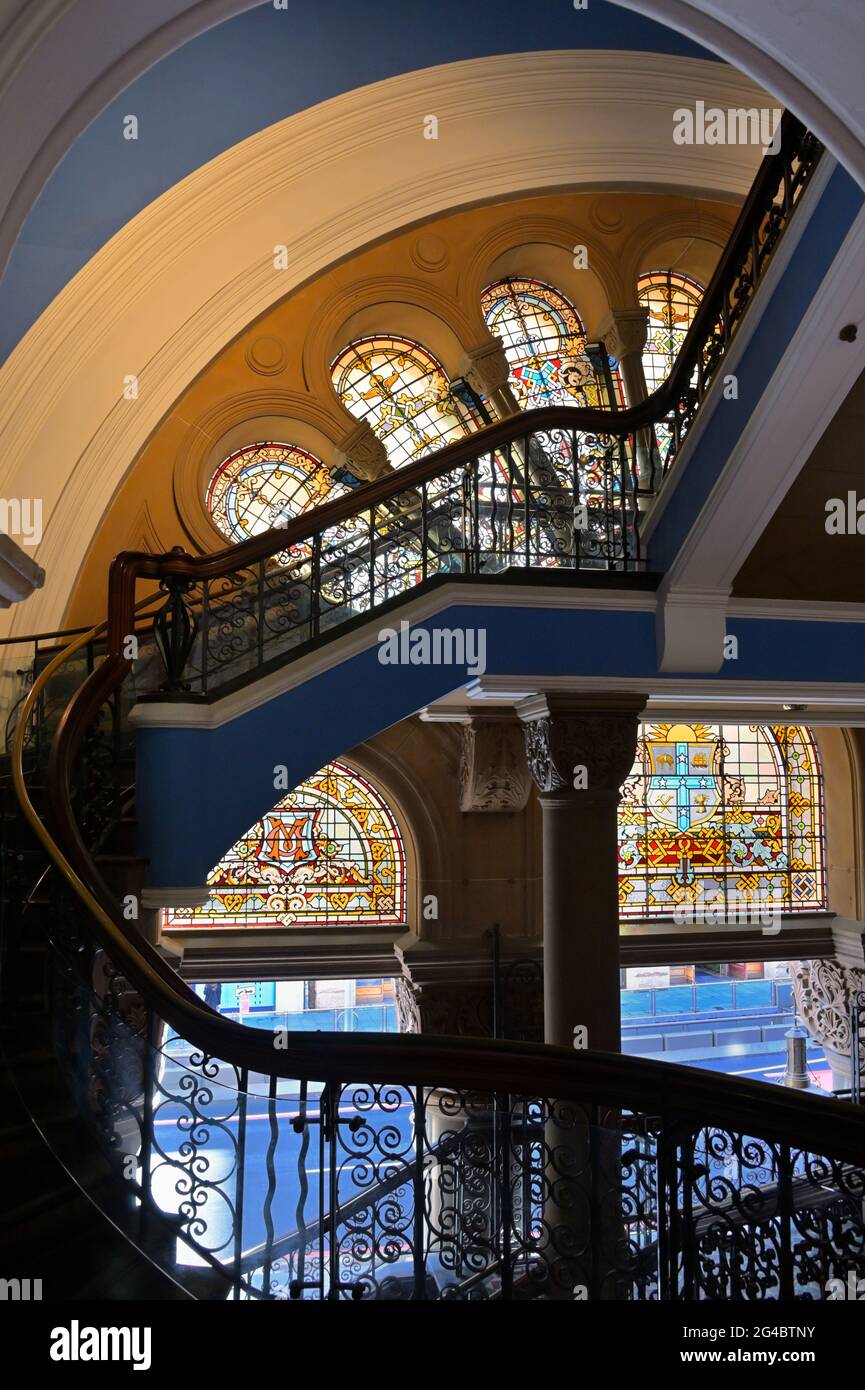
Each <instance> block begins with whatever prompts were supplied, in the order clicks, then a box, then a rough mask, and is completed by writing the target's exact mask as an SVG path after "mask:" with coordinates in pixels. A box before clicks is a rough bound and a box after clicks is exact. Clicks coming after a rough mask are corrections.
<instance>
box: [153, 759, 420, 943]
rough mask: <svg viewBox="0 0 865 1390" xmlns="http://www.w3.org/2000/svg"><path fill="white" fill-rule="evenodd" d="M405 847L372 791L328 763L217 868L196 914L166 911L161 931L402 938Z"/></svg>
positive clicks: (385, 804)
mask: <svg viewBox="0 0 865 1390" xmlns="http://www.w3.org/2000/svg"><path fill="white" fill-rule="evenodd" d="M406 841H407V837H406V835H405V833H404V831H403V829H402V827H401V825H400V823H399V820H398V819H397V814H396V812H395V810H394V809H393V807H392V806H391V804H390V802H389V800H388V799H386V798H385V796H384V794H383V793H382V792H381V790H380V789H379V788H378V787H377V785H376V784H375V783H374V782H373V781H371V780H370V778H369V777H367V776H364V775H363V774H361V773H360V772H358V771H356V770H355V769H354V768H352V767H349V766H348V764H346V763H343V762H331V763H328V764H327V766H326V767H323V768H322V769H321V770H320V771H319V772H316V773H314V774H313V776H311V777H308V778H307V779H306V780H305V781H304V782H301V783H300V785H299V786H297V787H295V788H294V790H293V791H290V792H288V793H287V794H286V795H285V796H283V797H282V798H281V799H280V800H279V801H278V802H277V803H276V805H275V806H274V807H273V809H272V810H271V811H269V812H268V813H267V814H266V815H264V816H262V818H261V820H259V821H257V822H256V824H255V825H253V826H251V827H250V828H249V830H248V831H247V832H246V834H245V835H242V836H241V838H240V839H239V840H238V841H237V842H236V843H235V844H234V845H232V847H231V849H230V850H229V851H228V852H227V854H225V855H224V856H223V857H222V859H220V861H219V863H218V864H216V865H214V867H213V869H212V870H211V872H210V874H209V875H208V880H207V882H208V887H209V889H210V893H211V896H210V899H209V901H208V902H207V903H206V904H205V905H204V906H203V907H196V908H169V909H167V910H166V912H165V918H164V922H163V926H164V928H165V929H166V930H172V929H175V930H177V929H182V930H189V929H191V928H208V929H211V930H213V929H225V930H229V929H230V930H233V931H236V930H238V929H243V928H246V929H250V928H251V929H256V928H278V929H285V928H288V929H308V928H318V927H339V928H343V929H345V928H351V927H358V926H368V927H378V928H393V929H397V930H400V929H402V930H404V929H405V927H406V925H407V914H408V882H407V879H408V872H407V842H406Z"/></svg>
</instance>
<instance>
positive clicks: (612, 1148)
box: [51, 931, 865, 1302]
mask: <svg viewBox="0 0 865 1390" xmlns="http://www.w3.org/2000/svg"><path fill="white" fill-rule="evenodd" d="M84 945H85V943H84V942H83V940H81V939H76V935H75V932H74V931H73V932H72V933H71V934H70V933H69V932H63V933H62V934H61V933H58V934H57V939H56V940H55V942H54V946H53V950H52V961H53V965H52V982H53V983H52V993H51V1016H52V1019H53V1023H54V1028H55V1032H56V1044H57V1051H58V1055H59V1056H60V1057H61V1058H62V1059H63V1062H64V1067H65V1070H66V1074H67V1077H68V1080H69V1085H70V1087H71V1088H72V1089H73V1090H74V1091H75V1092H76V1094H77V1096H78V1104H79V1109H80V1111H81V1113H82V1114H83V1115H84V1116H85V1117H86V1119H87V1121H88V1123H89V1125H90V1127H91V1130H92V1132H93V1134H94V1135H95V1136H96V1138H97V1139H98V1142H99V1143H100V1144H101V1146H102V1148H103V1151H104V1153H105V1155H106V1157H107V1159H108V1160H109V1162H110V1163H112V1164H113V1165H114V1167H115V1170H116V1172H117V1175H118V1182H120V1181H123V1182H124V1183H125V1185H126V1188H127V1191H130V1192H132V1193H134V1195H135V1201H136V1203H137V1214H138V1221H139V1233H138V1236H137V1238H138V1239H139V1240H140V1241H142V1242H143V1243H145V1248H147V1246H146V1241H147V1239H148V1238H149V1239H150V1240H151V1241H152V1242H154V1245H155V1249H156V1250H158V1251H161V1258H162V1260H163V1262H165V1263H166V1264H167V1265H168V1266H169V1267H170V1269H171V1271H172V1273H173V1275H174V1277H176V1278H178V1279H179V1280H180V1282H181V1283H183V1281H184V1279H186V1278H188V1277H189V1276H190V1273H191V1272H194V1271H196V1270H199V1269H204V1270H206V1271H208V1273H209V1275H210V1276H211V1279H212V1294H211V1296H214V1297H223V1298H232V1299H250V1300H261V1299H275V1300H282V1301H288V1302H292V1301H298V1300H309V1299H314V1300H318V1299H332V1300H346V1299H349V1300H355V1299H360V1300H383V1299H401V1300H404V1299H410V1300H425V1301H434V1300H444V1301H463V1300H465V1301H477V1300H490V1299H492V1300H498V1299H503V1300H510V1299H536V1298H544V1299H550V1298H575V1297H576V1298H580V1299H590V1300H594V1299H612V1300H624V1301H633V1300H640V1301H643V1300H655V1299H671V1300H689V1301H690V1300H698V1301H714V1300H721V1301H724V1300H729V1299H741V1300H752V1299H761V1298H763V1299H767V1298H768V1299H778V1298H784V1299H789V1298H802V1299H825V1298H829V1297H832V1296H833V1290H834V1289H835V1288H837V1287H838V1283H837V1282H836V1281H840V1284H841V1285H843V1286H844V1287H847V1285H848V1283H849V1279H850V1276H851V1275H853V1276H854V1277H855V1278H856V1279H859V1278H861V1277H863V1274H865V1126H863V1122H862V1120H861V1119H860V1118H858V1116H857V1114H856V1111H855V1108H854V1107H849V1106H844V1105H841V1104H840V1103H838V1102H833V1101H831V1100H827V1101H822V1100H816V1099H814V1098H811V1097H801V1096H798V1095H794V1094H791V1093H790V1092H788V1091H785V1090H784V1089H783V1088H781V1087H779V1088H767V1087H765V1086H761V1085H759V1084H758V1083H749V1082H741V1081H736V1080H733V1079H731V1078H728V1077H722V1076H717V1075H715V1074H712V1073H709V1074H707V1073H693V1072H690V1071H689V1069H687V1068H680V1067H676V1066H675V1065H672V1064H669V1063H668V1064H661V1063H649V1062H645V1061H643V1060H639V1059H632V1058H625V1057H613V1056H604V1055H601V1054H599V1055H597V1056H593V1055H592V1054H572V1055H568V1054H567V1053H565V1052H563V1051H561V1050H559V1049H550V1048H543V1047H540V1046H526V1045H514V1044H502V1043H498V1044H489V1043H483V1042H481V1041H478V1042H477V1043H469V1044H468V1045H466V1044H465V1043H464V1042H463V1041H462V1040H460V1042H457V1041H456V1040H452V1039H423V1038H419V1037H416V1036H414V1037H406V1038H401V1039H400V1038H393V1037H387V1038H386V1037H379V1038H376V1037H373V1038H368V1037H355V1038H351V1037H346V1038H344V1043H345V1044H346V1045H345V1046H344V1047H343V1048H341V1049H340V1054H341V1055H340V1056H339V1057H337V1056H336V1055H335V1054H334V1052H333V1051H331V1050H329V1047H327V1046H326V1047H325V1049H324V1058H323V1060H317V1054H318V1053H319V1049H320V1045H321V1043H322V1042H324V1041H325V1040H326V1039H327V1038H328V1035H313V1036H311V1037H309V1039H308V1042H309V1044H310V1047H309V1053H308V1055H307V1056H306V1059H305V1062H304V1063H303V1064H302V1065H300V1066H298V1060H299V1056H300V1055H301V1054H302V1053H303V1044H302V1043H301V1044H300V1049H299V1050H297V1049H295V1050H294V1053H293V1055H292V1054H291V1053H289V1054H288V1060H287V1061H286V1062H284V1063H280V1062H279V1061H278V1060H277V1059H278V1058H279V1057H280V1049H279V1047H278V1046H275V1044H274V1039H273V1038H271V1037H270V1036H269V1035H266V1034H265V1035H262V1033H261V1032H260V1030H258V1029H247V1030H243V1029H241V1028H239V1027H238V1026H237V1025H233V1024H226V1021H225V1020H221V1019H220V1020H218V1024H219V1025H221V1030H220V1031H223V1033H224V1040H227V1039H228V1038H229V1036H231V1035H233V1036H234V1038H235V1039H236V1038H237V1035H238V1034H241V1035H242V1034H243V1033H244V1031H245V1032H246V1034H247V1037H245V1038H243V1042H244V1044H247V1043H248V1045H249V1047H250V1048H252V1049H253V1051H254V1053H255V1055H256V1058H257V1060H256V1065H255V1068H253V1067H250V1066H249V1065H248V1063H247V1062H245V1061H241V1060H240V1059H239V1058H237V1057H235V1060H232V1061H227V1060H224V1058H222V1059H221V1058H220V1057H218V1056H215V1055H214V1054H213V1053H210V1052H205V1051H202V1050H201V1049H200V1047H199V1046H197V1045H196V1044H195V1043H193V1042H192V1041H189V1040H187V1039H184V1038H182V1037H179V1036H178V1035H177V1034H176V1033H175V1032H174V1031H173V1030H171V1029H170V1028H168V1027H167V1026H165V1024H164V1023H163V1022H162V1021H161V1020H160V1018H159V1016H158V1013H156V1012H155V1011H154V1010H153V1009H152V1008H148V1007H146V1006H145V1005H144V1003H143V1000H142V999H141V998H140V996H139V995H138V994H137V992H136V991H135V990H134V989H133V988H131V986H130V984H129V982H128V981H127V980H126V979H125V978H124V977H123V976H121V975H118V974H117V973H116V971H115V970H114V969H113V967H111V966H110V965H109V963H108V961H107V959H106V957H105V955H104V954H103V953H102V952H88V951H87V950H86V949H84V950H82V946H84ZM329 1041H330V1040H328V1042H329ZM291 1046H292V1047H293V1048H294V1040H293V1041H292V1044H291ZM228 1050H229V1051H234V1052H236V1048H229V1049H228ZM413 1073H415V1074H416V1078H417V1079H415V1080H411V1079H409V1078H410V1077H411V1076H412V1074H413ZM361 1076H370V1077H371V1078H372V1079H370V1080H367V1081H363V1080H360V1079H359V1078H360V1077H361ZM388 1076H392V1078H393V1079H392V1080H388V1079H387V1078H388ZM433 1076H437V1077H438V1078H439V1080H438V1081H437V1082H434V1081H432V1080H431V1077H433ZM529 1076H530V1077H532V1079H533V1080H534V1081H535V1083H536V1084H535V1085H533V1086H528V1087H527V1086H526V1080H527V1077H529ZM346 1077H348V1078H351V1079H346ZM494 1078H495V1079H494ZM505 1078H507V1081H506V1080H505ZM733 1116H737V1117H738V1118H736V1119H733ZM794 1131H795V1134H796V1136H797V1137H795V1138H793V1137H791V1136H792V1134H793V1132H794ZM818 1136H819V1141H818ZM166 1234H167V1237H168V1240H167V1241H166ZM166 1252H168V1253H166Z"/></svg>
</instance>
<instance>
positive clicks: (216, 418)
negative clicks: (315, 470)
mask: <svg viewBox="0 0 865 1390" xmlns="http://www.w3.org/2000/svg"><path fill="white" fill-rule="evenodd" d="M340 423H341V422H340V420H339V418H338V416H337V412H335V411H333V412H330V411H328V410H327V407H326V405H325V404H324V403H322V402H320V401H318V400H317V399H316V398H315V397H314V396H306V395H302V394H300V393H299V392H294V391H280V390H279V389H278V388H275V387H274V388H272V389H270V390H267V389H266V388H265V389H263V390H257V391H244V392H242V393H240V394H236V395H233V396H228V397H225V398H223V399H221V400H218V401H216V402H214V404H213V405H212V406H211V407H210V408H209V409H208V410H206V411H205V412H203V413H202V414H200V415H198V416H197V417H196V418H195V420H194V421H191V422H189V424H188V427H187V429H186V433H185V435H184V437H183V439H182V441H181V444H180V447H179V448H178V450H177V453H176V455H175V460H174V470H173V475H172V487H173V492H174V501H175V505H176V507H177V512H178V515H179V517H180V520H181V522H182V525H183V529H184V530H185V532H186V534H187V536H188V537H189V539H190V541H191V542H192V544H193V546H194V547H195V548H196V549H197V550H200V551H202V552H207V551H211V550H223V549H224V548H225V544H226V541H225V536H224V535H223V534H222V532H221V531H220V530H219V529H218V527H217V526H215V525H214V523H213V521H212V519H211V517H210V514H209V512H208V510H207V507H206V505H205V500H204V499H205V496H206V493H207V486H208V483H209V482H210V479H211V478H212V477H213V474H214V473H215V471H216V469H217V468H218V467H219V465H220V463H222V461H223V460H224V459H226V458H228V456H229V454H233V453H234V451H235V449H242V448H243V447H244V446H245V445H247V444H258V443H260V442H261V441H262V440H275V441H277V442H279V443H282V444H296V445H298V446H299V447H300V448H301V449H306V450H307V451H308V452H309V453H311V454H315V456H316V458H320V459H321V460H322V461H323V462H324V463H336V461H337V460H336V452H337V444H336V440H337V436H338V433H339V427H340Z"/></svg>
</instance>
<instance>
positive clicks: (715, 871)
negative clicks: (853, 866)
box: [619, 723, 826, 917]
mask: <svg viewBox="0 0 865 1390" xmlns="http://www.w3.org/2000/svg"><path fill="white" fill-rule="evenodd" d="M824 862H825V854H824V844H823V802H822V786H821V776H820V765H819V760H818V755H817V749H816V747H815V745H814V742H813V739H812V737H811V735H810V733H809V732H808V730H807V729H801V728H786V727H781V726H778V727H771V728H763V727H759V726H756V725H748V726H746V725H735V724H732V725H713V724H696V723H695V724H684V723H682V724H646V725H644V726H643V728H642V734H641V738H640V742H639V745H638V750H637V757H636V761H635V763H634V767H633V770H632V772H631V775H630V777H629V778H628V779H627V781H626V783H625V786H624V788H623V791H622V800H621V804H620V807H619V901H620V911H621V915H622V916H623V917H669V916H672V915H674V913H676V912H677V911H679V910H680V909H681V908H682V907H683V905H684V906H685V907H689V908H691V909H693V910H694V911H695V912H696V913H699V911H700V910H701V909H703V908H707V907H709V906H710V905H712V906H717V905H720V906H721V907H723V908H725V910H729V911H731V912H732V911H734V910H736V911H738V910H742V909H744V910H745V911H747V909H748V907H749V906H753V908H754V909H755V910H758V909H763V908H767V907H768V908H771V909H774V910H776V911H777V912H779V913H780V912H808V911H811V912H813V911H817V910H819V909H821V908H824V907H825V905H826V898H825V881H824Z"/></svg>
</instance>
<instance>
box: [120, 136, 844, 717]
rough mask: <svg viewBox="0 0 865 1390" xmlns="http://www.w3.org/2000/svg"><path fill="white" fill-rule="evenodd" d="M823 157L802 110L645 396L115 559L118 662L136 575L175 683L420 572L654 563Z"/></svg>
mask: <svg viewBox="0 0 865 1390" xmlns="http://www.w3.org/2000/svg"><path fill="white" fill-rule="evenodd" d="M820 154H821V146H820V143H819V141H817V140H816V139H815V137H814V136H813V135H811V134H810V132H808V131H807V130H806V129H805V128H804V127H803V126H802V124H801V122H799V121H797V120H796V119H795V118H794V117H792V116H791V115H789V113H788V114H787V115H786V116H785V117H784V120H783V122H782V127H781V139H780V144H779V148H778V151H777V152H776V153H774V154H771V155H768V156H767V157H766V158H765V159H764V161H763V163H762V165H761V167H760V170H759V173H758V175H757V178H756V180H755V183H754V185H753V187H752V189H751V192H750V193H749V195H748V198H747V199H746V201H745V204H744V205H743V207H742V210H741V212H740V215H739V218H738V220H737V223H736V226H735V228H734V230H733V233H732V235H731V237H730V240H729V242H728V244H727V246H726V248H725V250H724V252H723V254H722V256H721V258H720V261H719V263H718V266H717V267H716V270H715V274H714V275H713V277H712V281H711V283H710V285H709V287H708V289H707V291H706V294H705V296H704V298H703V300H702V302H701V304H700V307H699V309H698V310H697V313H696V315H695V317H694V320H693V323H692V324H691V327H690V329H689V331H688V334H687V336H686V338H685V340H684V342H683V344H682V347H681V349H680V351H679V354H678V356H677V358H676V361H675V363H674V366H673V369H672V371H671V373H670V375H669V377H668V378H667V380H666V381H665V382H663V384H662V385H661V386H660V387H659V388H658V390H657V391H655V392H654V393H653V395H651V396H650V397H649V398H648V399H647V400H645V401H643V402H641V403H640V404H639V405H635V406H631V407H629V408H628V409H626V410H604V409H598V408H575V407H552V408H547V409H541V410H534V411H528V412H526V413H525V414H523V415H519V416H515V417H512V418H510V419H507V420H502V421H499V422H498V423H496V424H493V425H490V426H487V427H486V428H484V429H481V430H479V431H478V432H477V433H476V434H474V435H471V436H469V437H467V438H465V439H461V440H459V441H457V442H456V443H453V444H450V445H448V446H447V447H446V448H444V449H441V450H439V451H438V452H437V453H434V454H431V455H429V456H428V457H426V458H423V459H421V460H419V461H416V462H414V463H412V464H410V465H408V466H406V467H404V468H400V469H399V470H397V471H395V472H392V473H390V474H387V475H386V476H384V477H381V478H379V479H377V480H376V481H375V482H372V483H367V484H365V485H363V486H362V487H361V488H359V489H357V490H355V491H354V492H352V493H350V494H347V495H345V496H342V497H340V498H338V499H336V500H334V501H333V502H330V503H327V504H326V505H324V506H323V507H320V508H317V509H316V510H315V511H313V512H310V513H308V514H306V515H304V516H301V517H299V518H296V519H295V520H293V521H291V522H289V524H288V525H287V526H285V527H284V528H281V529H279V530H275V531H270V532H267V533H265V534H263V535H260V536H257V537H254V538H253V539H251V540H249V541H245V542H243V543H242V544H240V545H237V546H234V547H232V548H230V549H227V550H225V551H222V552H220V553H217V554H215V555H210V556H204V557H199V558H193V557H192V556H190V555H186V554H185V553H184V552H182V551H175V552H171V553H169V554H166V555H162V556H152V555H144V554H138V553H126V554H123V555H120V556H118V557H117V559H116V560H115V562H114V565H113V566H112V572H111V578H110V585H109V589H110V593H109V632H108V650H109V654H110V663H111V664H112V668H113V667H117V666H119V668H120V669H121V670H122V671H125V670H126V669H127V668H128V666H129V658H128V656H124V652H125V651H126V639H127V637H128V635H129V633H130V632H131V631H132V627H131V624H132V616H133V612H134V603H135V595H136V586H137V584H138V583H139V582H149V581H155V582H156V583H157V584H159V585H160V586H161V587H162V589H163V590H164V592H165V595H166V597H165V600H164V607H163V611H162V613H161V614H160V615H158V616H157V618H156V623H155V634H154V639H155V647H154V648H151V649H150V650H149V652H146V653H145V660H144V661H143V662H141V663H139V669H138V675H139V678H140V679H143V680H148V679H149V680H150V682H151V685H152V686H153V687H154V688H156V687H159V688H161V689H162V691H163V692H164V693H167V694H171V695H174V696H177V695H184V694H189V695H199V696H200V695H208V694H213V693H215V692H216V691H217V690H220V689H224V688H225V687H226V686H228V685H230V684H231V683H233V682H237V681H240V680H242V679H244V678H248V677H249V675H250V673H253V672H255V671H258V670H260V669H262V668H263V667H265V666H266V665H267V664H268V663H270V662H275V661H279V660H284V659H285V658H286V657H287V656H289V655H291V654H297V653H299V652H301V651H303V650H305V649H306V648H307V647H308V646H309V645H310V644H314V643H318V642H321V641H323V640H326V639H327V638H328V637H329V636H331V635H332V634H333V633H334V632H336V631H339V630H340V629H344V628H345V627H346V625H347V624H349V623H352V622H359V621H362V620H363V618H364V617H368V616H369V615H370V614H372V613H373V612H376V611H378V612H380V611H383V610H387V608H388V607H389V606H392V605H394V604H396V603H398V602H399V601H400V599H401V598H403V597H404V596H405V595H407V594H409V593H412V592H414V591H416V590H417V588H418V587H419V586H421V585H425V584H427V585H429V584H435V583H441V582H444V581H446V580H448V579H462V578H473V579H486V578H492V577H495V576H502V575H507V574H515V573H519V572H523V573H524V572H526V571H531V572H533V573H534V574H536V575H537V574H541V575H543V574H547V575H553V574H560V575H563V576H567V575H568V574H578V573H585V572H587V571H589V572H592V571H595V572H597V571H618V572H633V571H635V570H639V569H640V568H642V566H643V564H644V557H643V554H642V551H641V546H640V521H641V517H642V515H643V513H644V511H645V509H646V507H647V506H648V504H649V502H650V500H651V498H652V497H653V496H654V495H655V494H656V493H657V492H658V489H659V488H660V487H661V485H662V483H663V482H664V479H665V477H666V476H667V475H668V474H669V473H670V471H671V469H672V467H673V464H674V462H675V459H676V458H677V456H678V454H679V451H680V449H681V446H682V443H683V441H684V439H685V438H686V436H687V434H688V431H689V430H690V428H691V426H692V424H693V422H694V420H695V418H696V416H697V413H698V411H699V409H700V408H701V405H702V403H703V401H704V400H705V398H706V396H707V393H708V391H709V389H710V388H711V386H712V385H713V383H714V382H716V381H717V379H718V376H719V371H720V368H721V366H722V364H723V363H724V362H725V360H726V358H727V354H728V352H729V349H730V346H731V344H732V343H733V342H734V341H735V338H736V334H737V333H738V330H739V328H740V326H741V324H742V322H743V320H744V317H745V315H746V313H747V310H748V306H749V305H750V304H751V302H752V301H753V298H754V295H755V294H756V292H757V290H758V289H759V287H760V285H761V284H762V282H763V279H764V276H765V273H766V270H767V268H768V266H769V264H770V263H771V260H772V256H773V254H774V252H775V250H776V248H777V246H778V244H779V242H780V240H781V237H782V236H783V233H784V231H785V229H786V228H787V226H788V225H789V223H790V220H791V218H792V217H793V216H794V215H795V209H796V207H797V206H798V203H799V201H800V199H801V196H802V193H803V191H804V190H805V188H806V187H807V185H808V182H809V180H810V178H811V176H812V174H813V171H814V169H815V167H816V165H817V163H818V160H819V158H820ZM647 441H648V442H647ZM157 649H158V652H159V654H160V657H161V660H160V659H158V658H157V657H156V650H157ZM113 674H117V672H116V671H114V670H113Z"/></svg>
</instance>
